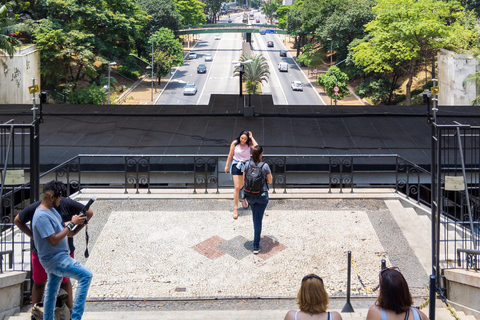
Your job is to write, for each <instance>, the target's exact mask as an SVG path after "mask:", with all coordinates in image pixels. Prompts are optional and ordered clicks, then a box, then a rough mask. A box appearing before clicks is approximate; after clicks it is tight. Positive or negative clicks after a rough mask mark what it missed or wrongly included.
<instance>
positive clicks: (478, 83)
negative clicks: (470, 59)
mask: <svg viewBox="0 0 480 320" xmlns="http://www.w3.org/2000/svg"><path fill="white" fill-rule="evenodd" d="M475 56H476V58H477V60H479V61H480V54H479V53H477V54H476V55H475ZM468 83H472V84H474V85H475V87H476V88H477V93H478V88H480V71H477V72H475V73H472V74H469V75H468V76H467V77H466V78H465V80H463V87H466V86H467V84H468ZM478 105H480V93H479V94H477V96H476V97H475V99H473V101H472V106H478Z"/></svg>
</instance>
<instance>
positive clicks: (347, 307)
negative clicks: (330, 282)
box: [342, 251, 355, 312]
mask: <svg viewBox="0 0 480 320" xmlns="http://www.w3.org/2000/svg"><path fill="white" fill-rule="evenodd" d="M347 256H348V258H347V259H348V267H347V275H348V278H347V302H346V303H345V305H344V306H343V309H342V312H355V311H354V310H353V307H352V304H351V303H350V293H351V288H350V282H351V277H352V251H348V255H347Z"/></svg>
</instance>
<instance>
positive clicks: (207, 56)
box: [205, 53, 213, 61]
mask: <svg viewBox="0 0 480 320" xmlns="http://www.w3.org/2000/svg"><path fill="white" fill-rule="evenodd" d="M212 60H213V57H212V55H211V54H210V53H208V54H206V55H205V61H212Z"/></svg>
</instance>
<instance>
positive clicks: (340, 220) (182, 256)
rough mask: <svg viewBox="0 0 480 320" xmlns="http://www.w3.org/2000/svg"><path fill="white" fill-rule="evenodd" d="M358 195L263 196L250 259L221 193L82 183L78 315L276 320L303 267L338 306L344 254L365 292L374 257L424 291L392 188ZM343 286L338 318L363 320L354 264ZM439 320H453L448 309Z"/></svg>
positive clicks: (369, 299)
mask: <svg viewBox="0 0 480 320" xmlns="http://www.w3.org/2000/svg"><path fill="white" fill-rule="evenodd" d="M359 191H360V190H359ZM368 191H370V192H367V190H362V192H358V193H354V194H350V193H348V194H347V193H345V194H339V193H337V192H338V190H335V191H334V193H333V194H329V193H326V192H323V191H321V192H318V189H317V192H314V190H308V189H301V190H295V189H288V190H287V194H284V193H277V194H271V200H270V203H269V205H268V207H267V211H266V215H265V218H264V221H263V230H262V240H261V246H262V251H261V252H260V253H259V254H258V255H254V254H253V253H252V250H251V249H252V248H251V239H252V237H253V228H252V218H251V211H250V210H249V209H246V210H242V209H240V210H239V218H238V220H234V219H233V218H232V207H233V203H232V200H231V190H227V189H222V190H221V192H220V193H218V194H217V193H215V192H212V193H209V194H200V193H198V194H192V190H187V189H178V190H163V189H156V190H152V192H151V193H150V194H149V193H147V192H146V190H140V193H138V194H137V193H135V190H129V193H127V194H125V193H124V191H123V190H118V189H85V190H83V192H82V193H80V194H76V195H74V196H73V198H75V199H77V200H80V201H84V202H86V201H88V199H89V198H90V197H91V196H92V195H93V194H96V195H97V196H98V200H97V201H95V203H94V204H93V205H92V207H91V208H92V210H93V212H94V217H93V219H92V220H91V221H90V224H89V227H88V231H89V234H90V244H89V251H90V256H89V258H88V259H86V258H85V257H84V256H83V252H84V250H85V238H84V237H85V233H84V232H81V233H79V234H78V235H77V236H76V239H75V246H76V259H78V260H79V261H80V262H81V263H83V264H85V265H86V266H87V267H88V268H90V270H91V271H92V272H93V274H94V278H93V282H92V285H91V287H90V290H89V294H88V302H87V309H86V310H87V311H86V313H85V315H84V317H83V319H85V320H91V319H92V320H93V319H99V320H100V319H105V320H107V319H132V320H133V319H135V320H138V319H160V318H162V319H163V318H164V319H223V320H228V319H245V320H247V319H248V320H250V319H251V320H253V319H272V320H273V319H279V320H280V319H283V317H284V316H285V313H286V312H287V311H288V310H290V309H297V306H296V303H295V301H296V299H295V297H296V294H297V291H298V289H299V285H300V280H301V278H302V277H303V276H304V275H305V274H308V273H316V274H319V275H320V276H322V277H323V279H324V281H325V285H326V289H327V291H328V293H329V295H330V297H331V301H330V308H331V310H337V311H340V310H341V309H342V308H343V306H344V305H345V303H346V300H345V299H346V282H347V269H346V266H347V255H346V254H347V251H351V252H352V257H353V258H354V260H355V262H356V265H357V268H358V270H359V273H360V274H359V276H360V277H361V279H362V281H363V283H364V284H365V286H367V287H369V288H373V287H375V286H376V285H377V283H378V272H379V270H380V260H381V259H386V261H387V266H391V265H395V266H399V267H400V268H401V270H402V273H403V274H404V275H405V277H406V279H407V281H408V283H409V286H410V290H411V292H412V294H413V296H414V300H415V305H420V304H422V303H423V302H424V301H425V298H426V297H427V296H428V290H427V284H428V275H427V274H426V272H425V271H424V270H425V266H423V265H422V262H421V261H420V260H419V258H418V256H419V255H422V253H419V252H417V251H415V250H417V249H415V250H413V249H412V247H411V243H412V241H413V242H417V246H418V244H419V243H418V242H420V241H422V240H421V238H419V237H417V235H415V234H411V233H410V234H408V233H404V231H403V230H402V224H401V223H399V222H398V221H399V220H398V219H399V217H398V213H399V210H400V208H399V207H398V205H397V206H396V207H395V208H394V207H393V206H392V202H393V201H398V204H400V202H399V200H400V198H399V195H398V194H395V193H394V192H393V191H392V190H390V189H382V190H380V189H368ZM392 208H394V209H392ZM419 227H420V226H419ZM419 239H420V240H419ZM351 286H352V306H353V307H354V310H355V312H354V313H343V314H342V317H343V318H344V319H345V320H361V319H365V317H366V312H367V309H368V307H369V306H370V305H372V304H373V303H374V302H375V298H376V293H373V294H372V293H369V292H367V290H366V289H365V288H364V287H363V286H362V284H361V283H360V282H359V281H358V279H357V275H356V274H355V273H354V272H353V270H352V278H351ZM437 303H438V302H437ZM437 309H438V310H439V311H438V312H442V309H444V307H443V306H442V305H441V304H440V305H438V304H437ZM426 310H427V309H425V310H424V311H425V312H428V311H426ZM24 312H28V307H27V308H25V309H24ZM10 319H11V320H14V319H25V320H26V319H29V318H28V313H23V314H22V315H20V316H19V317H11V318H10ZM437 319H442V320H450V319H451V318H450V316H449V315H448V312H447V313H446V316H445V315H443V316H438V317H437ZM462 319H464V318H462Z"/></svg>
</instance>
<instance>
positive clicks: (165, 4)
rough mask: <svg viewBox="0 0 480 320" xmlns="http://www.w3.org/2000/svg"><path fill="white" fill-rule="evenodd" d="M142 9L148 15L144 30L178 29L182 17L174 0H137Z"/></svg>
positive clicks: (151, 31)
mask: <svg viewBox="0 0 480 320" xmlns="http://www.w3.org/2000/svg"><path fill="white" fill-rule="evenodd" d="M137 2H138V5H139V6H140V8H141V9H142V10H145V11H146V12H147V13H148V15H149V16H150V21H148V24H147V26H146V28H145V29H146V31H147V32H148V33H150V34H152V33H154V32H155V31H157V30H158V29H160V28H162V27H163V28H168V29H171V30H178V29H180V25H181V19H182V17H181V16H180V14H179V13H178V11H177V7H176V6H175V2H174V0H137Z"/></svg>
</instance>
